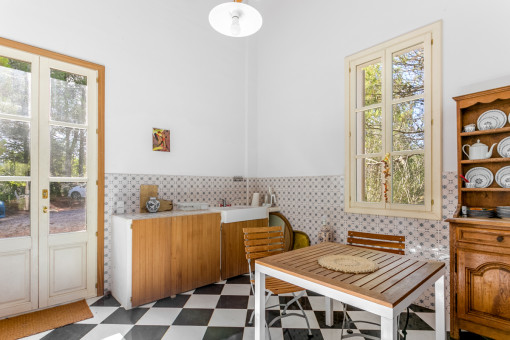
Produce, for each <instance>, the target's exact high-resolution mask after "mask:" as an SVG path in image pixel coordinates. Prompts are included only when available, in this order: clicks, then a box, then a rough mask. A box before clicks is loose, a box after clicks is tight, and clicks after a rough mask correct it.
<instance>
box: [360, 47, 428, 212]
mask: <svg viewBox="0 0 510 340" xmlns="http://www.w3.org/2000/svg"><path fill="white" fill-rule="evenodd" d="M423 52H424V51H423V48H422V47H417V48H413V49H410V50H408V51H404V52H402V53H399V54H396V55H394V56H393V58H392V84H391V86H387V87H386V88H387V89H389V90H390V91H392V98H393V100H399V102H398V103H395V104H393V105H392V112H391V113H390V114H391V125H392V142H391V145H386V150H385V152H386V153H390V158H389V162H388V163H389V164H388V166H389V167H390V177H389V183H388V185H389V186H390V187H389V188H388V189H389V193H390V195H389V196H388V202H390V203H400V204H423V203H424V196H425V162H424V154H423V150H424V148H425V134H424V133H425V120H424V112H425V111H424V100H423V98H420V97H419V95H421V94H423V93H424V53H423ZM382 72H383V70H382V66H381V64H380V63H373V64H370V65H367V66H364V67H363V68H362V69H361V77H362V80H363V82H362V83H363V87H362V89H361V91H358V94H359V95H360V96H361V98H358V100H357V101H358V104H360V105H362V106H369V105H374V104H381V103H382V97H383V91H382V85H381V84H382V81H381V79H382ZM414 96H418V97H417V98H416V97H414ZM413 97H414V98H413ZM406 99H408V100H406ZM381 111H382V110H381V108H380V107H377V108H373V109H369V110H366V111H363V112H362V113H358V115H360V114H362V117H358V120H357V121H358V124H359V123H360V122H361V124H362V126H361V131H362V136H358V143H359V144H361V145H358V146H357V150H358V153H364V154H370V153H381V152H383V150H382V138H383V133H382V121H383V119H384V117H383V116H382V112H381ZM394 152H403V153H401V154H398V155H394V154H393V153H394ZM384 165H385V164H384V163H382V159H381V158H379V157H372V158H365V159H364V161H358V173H359V174H361V176H362V178H363V180H362V185H363V188H362V190H361V197H358V200H361V201H365V202H381V201H382V200H383V195H382V194H381V193H382V192H383V190H384V188H383V186H384V182H383V179H382V171H383V166H384Z"/></svg>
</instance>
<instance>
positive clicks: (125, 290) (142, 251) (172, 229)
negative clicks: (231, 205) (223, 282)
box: [112, 213, 221, 309]
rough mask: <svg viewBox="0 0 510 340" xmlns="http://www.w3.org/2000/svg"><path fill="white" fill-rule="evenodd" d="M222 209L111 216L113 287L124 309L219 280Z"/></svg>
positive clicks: (114, 293) (115, 295) (113, 291)
mask: <svg viewBox="0 0 510 340" xmlns="http://www.w3.org/2000/svg"><path fill="white" fill-rule="evenodd" d="M220 220H221V217H220V214H219V213H207V214H194V215H184V216H174V217H164V218H148V219H125V218H122V217H119V216H114V218H113V235H112V236H113V237H112V239H113V254H112V262H113V263H112V264H113V273H112V275H113V282H112V293H113V295H114V297H115V298H116V299H117V300H118V301H119V302H120V303H121V304H122V306H123V307H125V308H126V309H129V308H132V307H135V306H139V305H143V304H145V303H148V302H152V301H156V300H158V299H161V298H165V297H169V296H172V295H175V294H178V293H183V292H186V291H189V290H191V289H194V288H198V287H201V286H204V285H207V284H211V283H215V282H218V281H220V225H221V224H220Z"/></svg>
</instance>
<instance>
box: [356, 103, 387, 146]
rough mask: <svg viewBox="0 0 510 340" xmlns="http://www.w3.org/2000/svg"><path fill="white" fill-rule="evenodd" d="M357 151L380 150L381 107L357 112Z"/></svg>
mask: <svg viewBox="0 0 510 340" xmlns="http://www.w3.org/2000/svg"><path fill="white" fill-rule="evenodd" d="M356 126H357V133H356V136H357V143H356V144H357V153H358V155H359V154H367V153H379V152H381V150H382V115H381V108H377V109H372V110H366V111H363V112H358V113H357V120H356Z"/></svg>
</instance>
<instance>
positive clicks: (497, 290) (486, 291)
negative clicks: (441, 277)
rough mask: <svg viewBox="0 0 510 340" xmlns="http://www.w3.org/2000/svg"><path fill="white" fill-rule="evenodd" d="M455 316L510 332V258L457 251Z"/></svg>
mask: <svg viewBox="0 0 510 340" xmlns="http://www.w3.org/2000/svg"><path fill="white" fill-rule="evenodd" d="M457 260H458V268H457V275H458V290H457V315H458V317H459V318H460V319H464V320H468V321H471V322H474V323H478V324H481V325H484V326H487V327H492V328H496V329H500V330H502V331H504V332H510V302H509V301H510V254H508V253H506V254H505V253H504V252H502V253H499V254H498V253H482V252H480V251H471V250H469V249H459V248H458V249H457Z"/></svg>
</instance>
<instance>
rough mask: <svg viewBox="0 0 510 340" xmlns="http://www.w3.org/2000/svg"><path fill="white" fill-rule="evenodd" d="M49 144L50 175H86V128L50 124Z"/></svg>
mask: <svg viewBox="0 0 510 340" xmlns="http://www.w3.org/2000/svg"><path fill="white" fill-rule="evenodd" d="M50 145H51V150H50V173H51V176H53V177H85V176H86V174H87V171H86V170H87V169H86V166H87V164H86V160H87V130H85V129H74V128H69V127H64V126H53V125H52V126H51V127H50Z"/></svg>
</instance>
